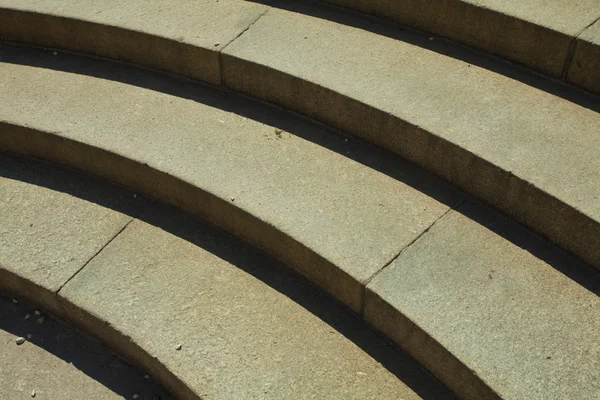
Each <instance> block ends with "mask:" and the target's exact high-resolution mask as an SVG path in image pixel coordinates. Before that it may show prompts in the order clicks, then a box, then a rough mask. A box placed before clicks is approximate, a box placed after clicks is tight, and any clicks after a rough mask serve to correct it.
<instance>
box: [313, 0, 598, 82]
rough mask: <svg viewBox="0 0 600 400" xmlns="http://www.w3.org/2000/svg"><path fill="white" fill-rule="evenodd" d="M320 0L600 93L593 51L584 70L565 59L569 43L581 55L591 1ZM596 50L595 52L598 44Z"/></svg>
mask: <svg viewBox="0 0 600 400" xmlns="http://www.w3.org/2000/svg"><path fill="white" fill-rule="evenodd" d="M324 1H325V2H327V3H332V4H336V5H339V6H342V7H346V8H350V9H353V10H356V11H360V12H364V13H367V14H371V15H376V16H378V17H381V18H385V19H389V20H391V21H394V22H396V23H400V24H403V25H408V26H411V27H413V28H417V29H420V30H423V31H426V32H431V33H434V34H436V35H440V36H443V37H447V38H450V39H452V40H456V41H458V42H460V43H464V44H467V45H469V46H473V47H475V48H478V49H481V50H484V51H486V52H489V53H492V54H497V55H499V56H502V57H504V58H507V59H509V60H513V61H517V62H519V63H522V64H524V65H526V66H528V67H530V68H532V69H534V70H536V71H541V72H543V73H544V74H547V75H550V76H553V77H555V78H562V77H564V76H565V75H568V76H569V82H573V83H575V84H577V85H579V86H582V87H584V88H586V89H588V90H592V91H596V92H600V87H599V86H598V84H597V82H594V80H596V81H597V80H598V79H600V75H598V74H599V70H598V69H593V68H589V69H588V67H590V66H591V65H593V64H592V63H594V62H595V63H596V64H597V63H598V62H600V53H598V52H597V51H598V50H596V53H595V54H593V53H592V52H588V50H587V49H586V50H585V53H586V54H588V55H589V56H590V58H589V59H588V60H587V61H588V62H589V64H586V65H585V67H584V66H583V64H580V65H577V63H576V62H571V59H570V57H572V55H573V48H574V45H575V46H576V49H575V50H574V51H575V54H576V55H577V54H578V53H579V54H578V55H581V54H582V53H581V52H582V49H581V47H579V46H580V45H581V43H583V41H584V40H585V39H584V38H585V37H586V35H588V32H590V31H591V30H590V26H591V25H592V24H594V22H596V21H598V20H599V19H600V3H598V2H597V1H595V0H584V1H577V2H572V1H564V0H550V1H547V0H527V1H497V0H444V1H423V0H408V1H388V0H324ZM595 46H596V48H597V49H600V43H596V44H595ZM592 59H593V60H594V61H592ZM584 70H585V71H584ZM582 75H583V76H582ZM584 76H585V77H584ZM586 78H587V79H586Z"/></svg>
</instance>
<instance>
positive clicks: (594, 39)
mask: <svg viewBox="0 0 600 400" xmlns="http://www.w3.org/2000/svg"><path fill="white" fill-rule="evenodd" d="M567 79H568V81H569V82H571V83H574V84H575V85H579V86H583V87H585V88H586V89H588V90H590V91H592V92H595V93H600V20H599V21H597V22H596V23H595V24H593V25H592V26H590V27H589V28H588V29H586V30H585V31H584V32H583V33H582V34H581V36H579V37H578V38H577V43H576V44H575V53H574V54H573V60H572V62H571V67H570V68H569V75H568V77H567Z"/></svg>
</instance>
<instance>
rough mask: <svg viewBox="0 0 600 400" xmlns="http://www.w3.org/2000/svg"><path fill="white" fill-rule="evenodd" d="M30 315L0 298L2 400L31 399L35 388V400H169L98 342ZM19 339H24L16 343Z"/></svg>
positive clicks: (48, 319) (31, 311) (28, 309)
mask: <svg viewBox="0 0 600 400" xmlns="http://www.w3.org/2000/svg"><path fill="white" fill-rule="evenodd" d="M34 311H35V309H34V308H32V307H31V306H28V305H24V304H23V302H19V303H18V304H13V302H12V301H11V299H9V298H7V297H4V296H3V297H0V354H2V362H1V363H0V398H2V399H7V400H9V399H31V398H32V397H33V396H32V392H33V391H34V390H35V398H36V399H91V400H95V399H102V400H104V399H123V398H126V399H131V398H133V396H134V395H136V394H137V395H138V396H139V399H142V400H143V399H153V400H159V399H162V400H168V399H173V397H172V396H170V395H169V394H168V393H167V392H166V391H165V390H164V389H162V388H161V387H160V386H159V385H158V384H156V383H154V382H153V381H152V380H151V379H145V378H144V374H145V373H144V372H143V371H139V370H136V369H134V368H133V367H131V366H130V365H128V364H126V363H125V362H123V361H122V360H121V359H120V358H118V357H117V356H116V355H115V354H114V353H112V352H110V351H109V350H108V349H107V348H106V347H104V346H103V345H102V344H100V343H99V342H98V341H96V340H94V339H92V338H90V337H87V336H85V335H83V334H82V333H81V332H79V331H77V330H75V329H73V328H72V327H69V326H67V325H65V324H63V323H60V322H57V321H56V320H54V319H53V318H51V317H50V316H48V315H45V314H42V315H41V316H43V317H44V321H43V323H38V322H37V320H38V318H40V317H39V316H36V315H35V314H34ZM27 314H29V315H31V317H30V318H28V319H25V318H24V316H25V315H27ZM27 335H32V336H31V337H30V338H27ZM18 337H23V338H27V340H26V341H25V343H23V344H22V345H17V344H16V343H15V339H16V338H18Z"/></svg>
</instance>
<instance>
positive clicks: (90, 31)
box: [0, 0, 268, 84]
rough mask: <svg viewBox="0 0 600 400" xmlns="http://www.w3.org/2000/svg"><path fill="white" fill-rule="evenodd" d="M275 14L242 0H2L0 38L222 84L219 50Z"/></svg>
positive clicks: (261, 6) (0, 6)
mask: <svg viewBox="0 0 600 400" xmlns="http://www.w3.org/2000/svg"><path fill="white" fill-rule="evenodd" d="M267 9H268V7H267V6H265V5H262V4H257V3H253V2H249V1H241V0H218V1H206V0H203V1H190V0H175V1H169V3H168V4H166V3H165V2H164V1H160V0H150V1H148V0H139V1H131V0H130V1H111V2H98V1H93V0H83V1H79V0H77V1H75V0H58V1H51V2H48V1H43V2H40V1H36V0H2V1H0V37H1V38H2V39H3V40H7V41H12V42H19V43H28V44H35V45H38V46H44V47H56V48H59V49H67V50H73V51H77V52H83V53H88V54H93V55H97V56H102V57H107V58H112V59H116V60H119V61H128V62H133V63H136V64H142V65H144V66H148V67H153V68H157V69H162V70H167V71H169V72H174V73H177V74H181V75H184V76H188V77H192V78H195V79H200V80H204V81H207V82H210V83H214V84H219V82H220V76H221V74H220V71H219V60H218V51H219V50H220V49H221V48H223V47H224V46H226V45H227V44H228V43H229V42H231V41H232V40H233V39H235V38H236V37H237V36H238V35H240V34H241V33H242V32H243V31H244V30H246V29H247V28H248V27H249V26H250V25H251V24H252V23H253V22H254V21H256V19H257V18H258V17H259V16H260V15H261V14H263V13H264V12H265V11H266V10H267Z"/></svg>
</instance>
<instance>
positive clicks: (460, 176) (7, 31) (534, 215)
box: [0, 2, 600, 269]
mask: <svg viewBox="0 0 600 400" xmlns="http://www.w3.org/2000/svg"><path fill="white" fill-rule="evenodd" d="M230 3H231V2H230ZM265 10H267V11H265ZM277 11H278V12H275V9H274V8H271V9H268V8H266V7H264V8H263V9H260V10H255V11H254V10H253V14H252V18H251V19H250V22H249V24H248V25H247V26H246V27H245V28H243V29H240V31H239V32H240V33H239V34H238V36H236V37H234V38H233V39H231V40H230V41H229V42H227V43H226V48H225V51H224V52H223V53H221V49H223V47H225V46H223V44H221V43H220V42H216V43H215V46H214V47H213V48H209V47H208V46H206V47H198V46H195V45H192V44H190V43H186V40H185V39H175V37H174V36H175V35H172V36H170V37H169V36H167V37H166V38H163V37H159V36H157V35H156V34H153V35H151V34H149V33H148V32H143V31H135V30H131V29H127V28H124V29H121V28H114V27H113V26H110V25H103V24H102V23H99V22H96V20H97V19H98V18H97V17H94V18H96V20H94V21H93V22H90V21H86V20H84V19H74V18H69V17H58V16H56V15H52V14H44V12H43V11H40V12H32V11H22V10H16V9H10V8H4V9H2V12H0V18H1V19H2V22H3V23H2V24H0V26H2V27H3V28H2V29H4V31H3V32H2V35H1V36H2V37H3V38H4V39H5V40H9V41H15V42H20V43H29V44H34V45H39V46H49V47H61V48H65V49H68V50H72V51H84V52H87V53H90V54H94V55H97V56H102V57H108V58H115V59H118V60H122V61H127V62H133V63H137V64H141V65H146V66H150V67H154V68H159V69H162V70H166V71H169V72H174V73H178V74H181V75H183V76H187V77H191V78H193V79H198V80H203V81H206V82H209V83H213V84H221V85H224V86H225V87H227V88H228V89H231V90H234V91H237V92H241V93H244V94H247V95H250V96H253V97H257V98H259V99H262V100H266V101H269V102H272V103H275V104H277V105H280V106H283V107H284V108H287V109H289V110H291V111H295V112H298V113H300V114H303V115H307V116H309V117H311V118H314V119H316V120H318V121H321V122H325V123H327V124H329V125H331V126H333V127H335V128H338V129H341V130H342V131H345V132H348V133H350V134H353V135H356V136H357V137H359V138H361V139H364V140H367V141H369V142H371V143H374V144H376V145H378V146H381V147H383V148H385V149H389V150H391V151H393V152H395V153H397V154H399V155H400V156H402V157H404V158H406V159H408V160H410V161H412V162H414V163H416V164H417V165H419V166H421V167H423V168H425V169H427V170H429V171H432V172H434V173H436V174H438V175H439V176H441V177H443V178H444V179H447V180H448V181H450V182H451V183H452V184H454V185H456V186H457V187H459V188H460V189H462V190H464V191H466V192H467V193H469V194H471V195H474V196H475V197H477V198H479V199H481V200H484V201H485V202H487V203H488V204H492V205H494V206H495V207H498V208H499V209H500V210H501V211H503V212H505V213H507V214H509V215H510V216H511V217H513V218H515V219H516V220H518V221H519V222H521V223H523V224H525V225H527V226H528V227H530V228H532V229H534V230H535V231H537V232H538V233H540V234H541V235H543V236H545V237H548V238H549V239H550V240H552V241H553V242H555V243H557V244H558V245H559V246H561V247H562V248H564V249H565V250H567V251H569V252H571V253H573V254H574V255H576V256H578V257H580V258H582V259H584V260H585V261H586V262H588V263H590V264H592V265H594V266H595V267H596V268H599V269H600V221H599V219H600V218H596V217H595V216H592V215H590V214H589V213H588V212H587V211H585V210H583V209H582V207H580V206H578V205H576V204H571V203H570V202H568V201H565V200H563V199H561V198H560V196H558V195H556V194H554V193H552V192H547V191H546V190H545V189H544V188H543V187H539V186H538V185H536V184H534V183H532V182H529V181H528V179H526V178H521V177H520V176H519V174H518V173H514V172H512V168H506V167H501V166H498V165H496V164H495V163H494V162H490V161H489V160H488V159H487V157H486V156H480V155H478V152H477V151H474V150H471V149H469V148H468V146H467V147H463V146H464V145H460V144H457V143H453V142H452V141H451V140H450V141H449V140H447V139H445V138H443V137H441V135H440V134H439V133H438V132H435V131H430V130H428V129H423V128H420V127H419V126H420V124H415V123H414V122H411V121H407V120H405V119H403V118H398V117H395V116H393V115H391V114H390V113H389V112H386V111H384V110H382V109H380V108H378V107H377V106H373V105H370V104H367V103H365V102H363V101H361V100H360V99H359V98H353V97H352V96H348V95H345V94H343V93H340V92H337V91H336V90H335V89H334V88H324V87H323V86H322V85H321V84H320V83H319V82H317V81H312V80H311V79H310V78H305V77H302V76H300V75H298V74H294V73H290V72H288V71H285V70H283V69H281V68H278V67H277V66H276V65H274V64H271V63H268V62H267V63H261V62H256V61H254V60H252V59H251V58H248V57H245V56H242V54H245V53H248V51H250V52H254V50H250V49H249V48H248V46H246V45H245V43H248V42H249V41H252V39H251V38H249V37H250V36H251V35H252V33H254V32H255V31H257V27H258V26H259V25H261V23H262V22H263V20H265V17H264V16H265V13H266V14H267V15H269V16H270V14H277V15H273V18H279V15H281V14H282V13H283V14H285V13H287V11H279V10H277ZM294 15H295V16H298V19H301V20H304V19H306V18H304V17H302V15H301V14H294ZM285 17H287V14H286V15H285ZM91 18H92V17H91V16H90V20H91ZM100 18H101V17H100ZM257 18H258V19H257ZM307 20H310V19H309V18H308V19H307ZM31 27H34V29H33V30H32V29H31ZM115 29H116V30H115ZM148 30H150V31H151V30H152V29H150V28H148ZM64 31H67V32H69V33H70V34H69V35H67V36H66V37H64V36H63V33H61V32H64ZM55 32H56V35H54V33H55ZM132 32H133V33H132ZM100 34H102V35H105V36H107V37H108V38H110V40H109V41H108V42H107V43H108V45H106V46H105V45H103V46H98V45H97V41H96V38H97V37H98V35H100ZM142 38H143V40H144V41H146V42H145V43H146V45H144V46H141V47H139V46H138V45H137V44H138V43H139V41H140V40H142ZM174 39H175V41H174ZM244 40H245V42H244ZM175 43H177V44H176V45H175ZM259 43H260V45H261V46H262V44H263V43H265V41H264V40H263V38H260V40H259ZM105 44H106V43H105ZM217 44H218V46H217ZM173 45H175V46H176V47H175V48H172V46H173ZM255 45H258V44H256V43H255ZM113 46H116V48H114V47H113ZM148 46H149V47H151V48H154V49H156V51H155V52H150V53H148V52H143V50H144V49H146V48H147V47H148ZM140 51H142V53H140ZM198 51H200V52H201V53H197V52H198ZM219 56H220V62H219ZM148 57H149V58H148ZM257 57H258V58H260V57H261V56H260V55H258V56H257ZM277 57H278V58H281V59H283V58H285V57H287V55H284V54H282V55H281V57H280V56H277ZM198 59H202V62H198ZM173 62H175V63H176V64H172V63H173ZM190 62H191V64H190ZM207 68H208V69H207ZM222 77H225V82H223V81H222ZM291 88H296V89H297V90H294V91H292V89H291ZM298 88H300V89H299V90H298ZM332 89H333V90H332ZM313 95H314V96H316V97H317V98H319V97H320V98H326V99H328V100H329V101H328V103H329V104H335V107H336V110H333V109H332V108H331V107H329V106H328V107H326V108H324V109H319V110H315V109H314V102H313V101H312V100H310V99H309V98H312V97H313ZM300 96H302V97H304V98H303V99H301V98H300ZM357 117H358V118H359V120H360V121H362V124H359V123H356V121H355V119H356V118H357ZM353 118H354V119H353ZM397 131H401V132H403V135H404V138H403V140H398V139H397V138H396V137H394V136H395V134H394V132H397ZM374 132H377V133H376V135H375V136H374ZM432 147H435V149H432ZM432 150H434V151H435V152H434V153H431V151H432ZM532 151H535V150H532ZM430 153H431V154H430ZM432 154H434V156H432ZM448 163H449V164H450V167H448V165H447V164H448ZM474 171H476V173H473V172H474ZM490 182H492V183H490ZM590 194H591V195H592V196H593V195H594V194H593V193H590ZM554 212H556V213H557V215H553V213H554ZM582 227H583V228H582Z"/></svg>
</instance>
